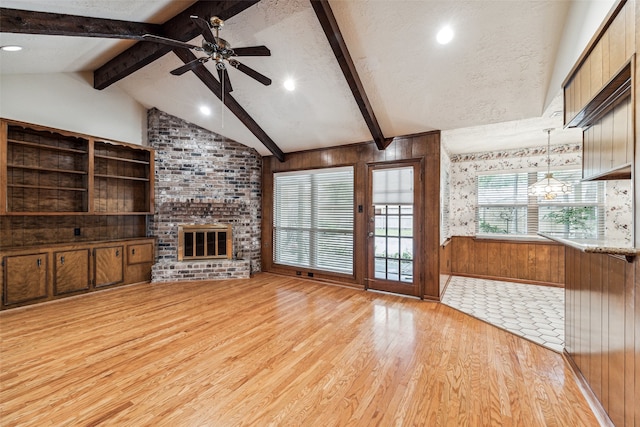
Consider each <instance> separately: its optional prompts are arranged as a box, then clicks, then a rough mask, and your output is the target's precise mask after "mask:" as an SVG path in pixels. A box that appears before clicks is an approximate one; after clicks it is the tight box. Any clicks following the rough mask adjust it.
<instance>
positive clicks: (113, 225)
mask: <svg viewBox="0 0 640 427" xmlns="http://www.w3.org/2000/svg"><path fill="white" fill-rule="evenodd" d="M76 228H77V229H80V235H79V236H76V235H75V233H74V231H75V229H76ZM146 235H147V219H146V216H144V215H94V216H91V215H66V216H0V249H6V248H17V247H22V246H34V245H52V244H57V243H77V242H94V241H102V240H117V239H130V238H134V237H145V236H146Z"/></svg>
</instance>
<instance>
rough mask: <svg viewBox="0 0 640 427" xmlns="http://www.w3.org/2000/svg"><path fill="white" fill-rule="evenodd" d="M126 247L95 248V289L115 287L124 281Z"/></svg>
mask: <svg viewBox="0 0 640 427" xmlns="http://www.w3.org/2000/svg"><path fill="white" fill-rule="evenodd" d="M123 249H124V246H111V247H108V248H95V249H94V250H93V251H94V252H93V253H94V262H95V264H94V271H95V287H96V288H99V287H101V286H109V285H115V284H116V283H120V282H122V281H124V263H123V260H124V256H123Z"/></svg>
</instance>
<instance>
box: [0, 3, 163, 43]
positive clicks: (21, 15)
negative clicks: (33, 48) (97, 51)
mask: <svg viewBox="0 0 640 427" xmlns="http://www.w3.org/2000/svg"><path fill="white" fill-rule="evenodd" d="M0 31H2V32H3V33H20V34H45V35H54V36H70V37H100V38H112V39H132V40H142V35H143V34H156V33H158V32H160V31H162V26H160V25H156V24H146V23H140V22H129V21H120V20H116V19H102V18H90V17H86V16H76V15H64V14H61V13H48V12H34V11H31V10H19V9H7V8H0Z"/></svg>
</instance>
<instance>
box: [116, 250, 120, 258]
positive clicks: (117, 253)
mask: <svg viewBox="0 0 640 427" xmlns="http://www.w3.org/2000/svg"><path fill="white" fill-rule="evenodd" d="M116 256H117V257H118V256H120V251H119V250H118V249H116Z"/></svg>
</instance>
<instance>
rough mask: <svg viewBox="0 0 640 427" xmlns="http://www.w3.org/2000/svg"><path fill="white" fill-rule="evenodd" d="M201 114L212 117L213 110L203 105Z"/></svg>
mask: <svg viewBox="0 0 640 427" xmlns="http://www.w3.org/2000/svg"><path fill="white" fill-rule="evenodd" d="M200 112H201V113H202V114H204V115H205V116H210V115H211V108H209V107H207V106H206V105H203V106H201V107H200Z"/></svg>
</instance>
